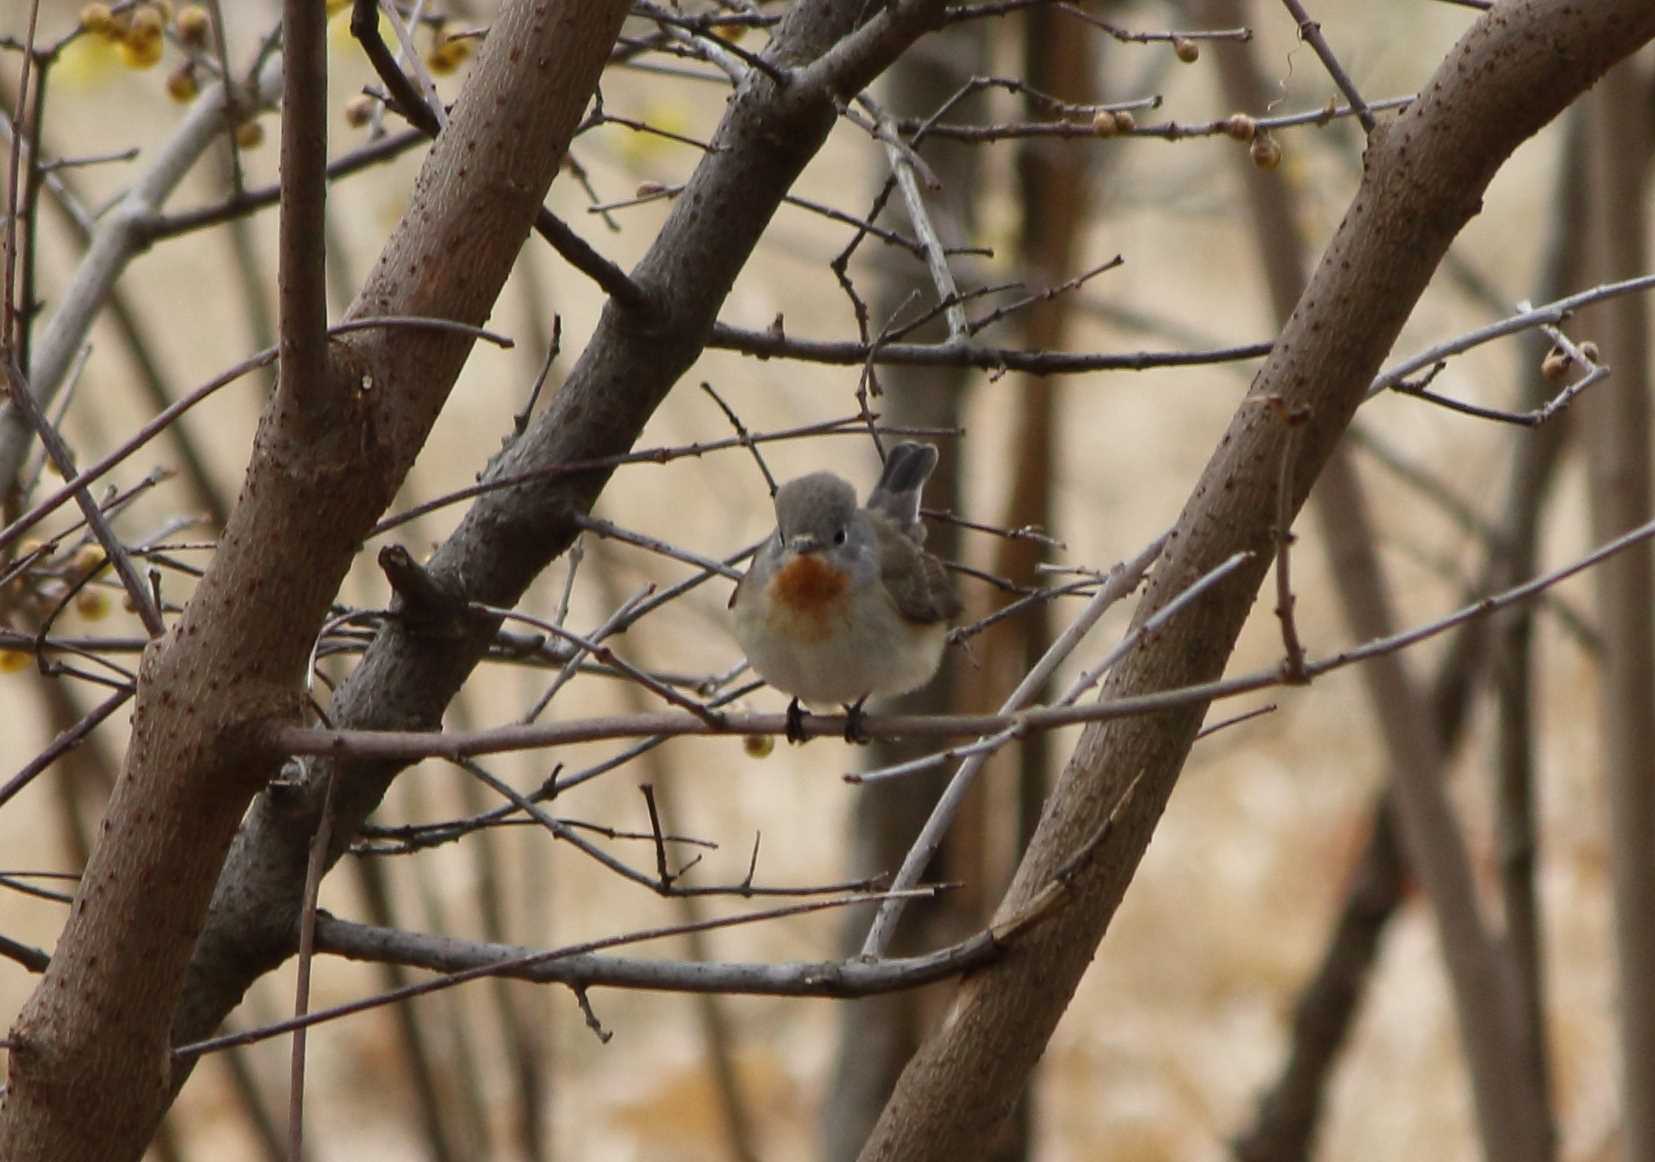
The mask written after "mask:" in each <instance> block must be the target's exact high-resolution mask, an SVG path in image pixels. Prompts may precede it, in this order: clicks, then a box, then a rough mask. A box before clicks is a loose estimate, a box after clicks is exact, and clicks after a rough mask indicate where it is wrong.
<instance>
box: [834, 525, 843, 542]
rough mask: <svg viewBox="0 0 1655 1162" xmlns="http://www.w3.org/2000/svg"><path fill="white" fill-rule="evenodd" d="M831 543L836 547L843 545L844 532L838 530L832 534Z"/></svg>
mask: <svg viewBox="0 0 1655 1162" xmlns="http://www.w3.org/2000/svg"><path fill="white" fill-rule="evenodd" d="M833 543H834V544H836V545H842V544H844V543H845V530H844V529H838V530H836V531H835V532H834V534H833Z"/></svg>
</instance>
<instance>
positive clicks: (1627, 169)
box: [1582, 61, 1655, 1162]
mask: <svg viewBox="0 0 1655 1162" xmlns="http://www.w3.org/2000/svg"><path fill="white" fill-rule="evenodd" d="M1648 92H1649V90H1648V86H1647V82H1645V81H1644V80H1643V78H1642V76H1641V74H1640V73H1639V71H1638V70H1637V68H1636V67H1635V65H1634V63H1633V62H1631V61H1628V62H1627V63H1626V64H1624V65H1622V66H1621V67H1620V68H1618V69H1616V70H1615V71H1614V72H1613V73H1612V74H1610V76H1609V77H1608V78H1606V79H1605V81H1604V85H1603V88H1602V90H1601V91H1600V92H1599V93H1596V94H1594V96H1593V99H1592V101H1591V102H1590V103H1589V106H1588V107H1589V108H1590V109H1591V112H1592V118H1593V121H1594V123H1595V130H1596V132H1595V133H1594V134H1593V136H1592V139H1591V144H1590V147H1589V150H1590V153H1591V155H1592V161H1591V165H1590V168H1589V170H1588V172H1589V173H1590V175H1591V179H1592V188H1593V192H1594V200H1595V203H1596V204H1595V205H1594V206H1593V213H1592V222H1591V227H1590V229H1591V231H1592V233H1593V235H1594V239H1593V242H1594V245H1593V247H1592V251H1593V259H1594V266H1595V268H1596V273H1597V275H1598V276H1599V277H1601V278H1604V279H1612V278H1617V277H1621V276H1620V274H1619V272H1620V271H1623V270H1638V271H1640V272H1641V271H1644V270H1646V269H1647V267H1646V266H1645V265H1644V263H1645V262H1646V261H1647V250H1648V244H1649V226H1648V213H1647V209H1646V201H1645V199H1646V197H1647V191H1648V188H1649V187H1648V183H1647V181H1646V176H1647V173H1648V166H1649V159H1650V129H1649V113H1648V106H1647V104H1645V102H1647V100H1648ZM1649 322H1650V319H1649V310H1648V304H1647V303H1646V302H1645V301H1644V299H1643V298H1642V297H1641V296H1638V295H1628V296H1626V298H1625V299H1624V300H1621V301H1616V302H1611V303H1606V304H1603V305H1602V306H1600V307H1598V308H1596V309H1595V310H1594V311H1593V312H1592V315H1591V316H1590V319H1589V324H1588V325H1591V326H1594V327H1595V328H1597V334H1596V337H1597V339H1598V341H1599V343H1600V344H1601V346H1602V348H1603V352H1604V359H1605V360H1606V361H1607V362H1608V363H1609V365H1610V366H1611V367H1613V368H1614V372H1615V373H1614V376H1613V378H1612V379H1611V380H1610V381H1609V383H1608V384H1606V387H1607V388H1608V390H1607V391H1602V392H1599V393H1597V394H1596V395H1595V396H1593V397H1592V398H1590V399H1587V400H1584V401H1582V402H1583V404H1584V405H1585V406H1584V407H1583V409H1582V411H1583V413H1584V415H1585V416H1586V420H1587V432H1588V437H1589V439H1590V441H1591V453H1592V454H1591V460H1590V468H1591V488H1592V493H1591V495H1592V533H1593V535H1594V536H1597V537H1610V536H1614V535H1616V534H1618V533H1621V532H1624V531H1625V530H1627V529H1628V528H1631V527H1633V526H1634V525H1636V524H1637V523H1639V522H1640V521H1644V520H1648V519H1649V508H1650V479H1649V467H1650V464H1649V460H1650V451H1649V438H1650V398H1649V392H1650V368H1649V357H1650V342H1649ZM1652 578H1655V550H1652V549H1651V547H1650V545H1649V544H1648V542H1645V543H1644V544H1641V545H1637V546H1635V547H1633V548H1632V549H1630V550H1628V551H1627V552H1626V553H1623V554H1621V555H1619V556H1617V557H1616V558H1615V559H1614V560H1612V561H1605V562H1604V563H1603V568H1602V569H1600V570H1598V571H1597V576H1596V581H1597V602H1598V608H1599V611H1600V616H1601V618H1602V629H1603V642H1604V666H1603V679H1602V681H1603V685H1602V695H1601V701H1602V714H1603V736H1604V755H1605V763H1604V769H1605V773H1606V775H1607V784H1608V785H1607V788H1606V791H1607V796H1608V804H1607V805H1608V816H1609V827H1610V839H1611V842H1610V853H1611V854H1610V868H1611V874H1612V878H1613V882H1614V889H1615V890H1614V902H1615V959H1616V962H1617V968H1618V970H1619V974H1618V975H1619V985H1620V988H1619V992H1620V1014H1619V1018H1620V1019H1619V1021H1618V1022H1617V1025H1618V1031H1619V1036H1620V1049H1621V1100H1622V1102H1623V1110H1622V1118H1623V1127H1622V1133H1623V1136H1624V1142H1623V1145H1622V1150H1623V1153H1622V1157H1623V1158H1625V1159H1626V1162H1652V1160H1655V997H1652V996H1651V994H1650V989H1649V983H1650V977H1651V974H1652V973H1655V924H1652V923H1651V908H1655V856H1652V855H1651V850H1650V843H1651V836H1652V832H1655V783H1652V782H1651V779H1650V756H1651V754H1655V627H1652V626H1651V615H1652V612H1655V579H1652Z"/></svg>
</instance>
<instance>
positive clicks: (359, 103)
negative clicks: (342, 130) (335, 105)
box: [345, 93, 379, 129]
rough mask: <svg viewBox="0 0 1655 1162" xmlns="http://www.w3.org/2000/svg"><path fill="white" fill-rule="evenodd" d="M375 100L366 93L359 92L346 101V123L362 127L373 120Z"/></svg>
mask: <svg viewBox="0 0 1655 1162" xmlns="http://www.w3.org/2000/svg"><path fill="white" fill-rule="evenodd" d="M378 103H379V102H377V101H375V100H374V99H373V98H372V97H370V96H368V94H366V93H358V94H357V95H356V96H354V97H352V98H351V99H350V100H349V101H346V102H345V124H346V125H349V126H350V127H351V128H352V129H360V128H362V127H363V126H364V125H366V124H367V123H368V122H369V121H372V120H373V115H374V106H375V105H377V104H378Z"/></svg>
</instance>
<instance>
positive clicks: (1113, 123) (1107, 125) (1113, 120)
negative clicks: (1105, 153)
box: [1092, 109, 1121, 137]
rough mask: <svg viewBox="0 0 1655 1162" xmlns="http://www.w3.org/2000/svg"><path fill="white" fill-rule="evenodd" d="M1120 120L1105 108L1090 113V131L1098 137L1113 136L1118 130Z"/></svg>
mask: <svg viewBox="0 0 1655 1162" xmlns="http://www.w3.org/2000/svg"><path fill="white" fill-rule="evenodd" d="M1120 128H1121V123H1120V120H1119V119H1118V118H1117V117H1116V116H1115V114H1113V113H1111V112H1110V111H1109V110H1107V109H1099V110H1098V111H1097V112H1096V113H1094V114H1092V132H1093V133H1096V134H1097V135H1098V136H1099V137H1113V136H1115V134H1117V133H1119V132H1120Z"/></svg>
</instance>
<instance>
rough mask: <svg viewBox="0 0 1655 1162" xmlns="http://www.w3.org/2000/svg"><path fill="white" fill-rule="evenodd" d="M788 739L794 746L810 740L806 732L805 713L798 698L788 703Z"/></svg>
mask: <svg viewBox="0 0 1655 1162" xmlns="http://www.w3.org/2000/svg"><path fill="white" fill-rule="evenodd" d="M786 733H787V741H788V742H790V743H792V744H793V745H794V746H803V745H804V744H805V743H807V742H809V741H810V737H809V736H808V735H807V734H805V715H804V711H803V710H802V709H800V707H799V700H798V699H797V698H795V699H793V701H791V702H789V703H788V704H787V731H786Z"/></svg>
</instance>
